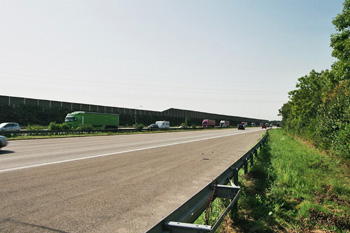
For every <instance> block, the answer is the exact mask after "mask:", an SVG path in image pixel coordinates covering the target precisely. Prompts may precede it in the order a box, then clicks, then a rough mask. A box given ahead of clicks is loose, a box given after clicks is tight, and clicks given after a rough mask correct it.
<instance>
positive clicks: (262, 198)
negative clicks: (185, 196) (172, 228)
mask: <svg viewBox="0 0 350 233" xmlns="http://www.w3.org/2000/svg"><path fill="white" fill-rule="evenodd" d="M349 168H350V165H349V161H346V160H344V159H342V158H337V157H332V156H327V155H324V154H322V153H320V152H318V151H317V150H315V149H313V148H311V147H308V146H307V145H305V144H303V143H301V142H299V141H297V140H295V139H293V138H292V137H289V136H288V135H286V134H285V132H284V131H282V130H270V131H269V140H268V146H267V147H264V148H263V149H262V150H261V151H260V152H259V155H258V157H257V158H255V163H254V166H253V167H250V169H249V173H248V174H247V175H245V174H244V172H243V171H242V170H243V169H241V171H240V173H239V174H240V177H239V186H240V187H241V191H242V192H241V195H240V199H239V201H238V212H237V213H236V214H235V217H234V218H233V219H229V218H228V217H227V218H226V219H225V221H224V222H223V223H222V226H221V227H220V229H218V230H217V232H220V233H229V232H247V233H248V232H249V233H253V232H350V169H349ZM226 205H227V202H225V201H223V200H221V199H216V200H215V201H214V202H213V205H212V208H211V211H210V217H209V224H210V225H212V224H213V223H214V222H215V221H216V219H217V218H218V216H219V215H220V213H221V212H222V211H223V209H224V207H223V206H226ZM196 223H197V224H206V213H203V214H202V216H201V217H200V218H199V219H198V220H197V221H196Z"/></svg>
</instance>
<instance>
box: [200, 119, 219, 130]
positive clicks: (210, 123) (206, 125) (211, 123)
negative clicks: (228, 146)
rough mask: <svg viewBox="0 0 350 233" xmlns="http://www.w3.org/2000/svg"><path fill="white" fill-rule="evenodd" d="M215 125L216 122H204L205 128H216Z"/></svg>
mask: <svg viewBox="0 0 350 233" xmlns="http://www.w3.org/2000/svg"><path fill="white" fill-rule="evenodd" d="M215 124H216V121H215V120H209V119H204V120H203V121H202V127H203V128H209V127H215Z"/></svg>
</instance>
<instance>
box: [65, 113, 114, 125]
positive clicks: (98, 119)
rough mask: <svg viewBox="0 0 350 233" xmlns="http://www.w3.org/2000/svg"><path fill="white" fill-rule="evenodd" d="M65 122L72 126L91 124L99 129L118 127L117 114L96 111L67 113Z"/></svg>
mask: <svg viewBox="0 0 350 233" xmlns="http://www.w3.org/2000/svg"><path fill="white" fill-rule="evenodd" d="M65 122H66V123H67V124H68V125H70V126H72V127H73V128H75V127H78V126H82V125H92V126H93V127H94V128H99V129H118V126H119V115H118V114H107V113H97V112H82V111H79V112H72V113H68V114H67V116H66V119H65Z"/></svg>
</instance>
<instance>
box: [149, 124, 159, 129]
mask: <svg viewBox="0 0 350 233" xmlns="http://www.w3.org/2000/svg"><path fill="white" fill-rule="evenodd" d="M147 128H148V129H158V125H157V124H150V125H149V126H148V127H147Z"/></svg>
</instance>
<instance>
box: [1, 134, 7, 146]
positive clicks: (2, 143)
mask: <svg viewBox="0 0 350 233" xmlns="http://www.w3.org/2000/svg"><path fill="white" fill-rule="evenodd" d="M6 145H7V140H6V137H4V136H1V135H0V148H1V147H4V146H6Z"/></svg>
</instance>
